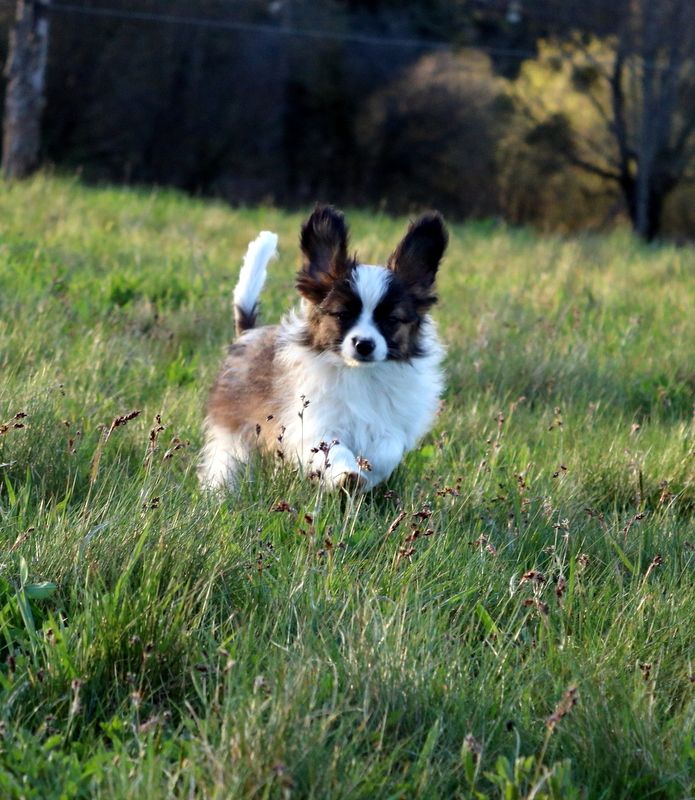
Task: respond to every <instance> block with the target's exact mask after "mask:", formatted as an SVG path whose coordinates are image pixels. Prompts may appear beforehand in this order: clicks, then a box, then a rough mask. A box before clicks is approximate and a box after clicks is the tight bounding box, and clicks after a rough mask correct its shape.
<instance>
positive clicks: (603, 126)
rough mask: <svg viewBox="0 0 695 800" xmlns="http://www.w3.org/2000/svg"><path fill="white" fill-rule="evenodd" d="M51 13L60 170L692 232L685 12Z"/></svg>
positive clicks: (276, 7) (425, 8) (282, 8)
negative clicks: (652, 120) (653, 120)
mask: <svg viewBox="0 0 695 800" xmlns="http://www.w3.org/2000/svg"><path fill="white" fill-rule="evenodd" d="M53 4H54V9H53V11H52V12H51V14H50V22H51V29H50V49H49V60H48V70H47V76H46V77H47V103H46V108H45V112H44V116H43V127H42V130H43V143H42V148H43V153H42V155H43V160H44V162H48V163H54V164H57V165H59V166H61V167H68V168H79V169H81V170H82V172H83V174H84V175H85V176H86V177H88V178H92V179H108V180H114V181H125V182H137V183H155V184H160V185H171V186H176V187H180V188H182V189H184V190H186V191H189V192H196V193H205V194H211V195H216V196H221V197H224V198H226V199H227V200H229V201H230V202H232V203H250V202H257V201H265V200H268V201H272V202H275V203H279V204H283V205H290V206H291V205H297V204H307V203H310V202H312V201H314V200H316V199H318V198H321V199H327V200H331V201H332V202H335V203H340V204H353V205H367V206H379V207H383V208H386V209H387V210H390V211H396V212H404V211H405V212H408V211H410V210H412V209H414V208H416V207H420V206H438V207H440V208H441V209H442V210H444V211H445V212H447V213H448V214H450V215H451V216H453V217H456V218H466V217H470V216H475V217H483V216H502V217H505V218H507V219H509V220H510V221H512V222H531V223H535V224H540V225H545V226H552V227H577V226H587V225H601V224H605V223H606V222H608V221H611V220H613V219H615V218H616V217H623V218H625V219H629V220H631V222H632V224H633V226H634V227H635V228H636V229H637V230H638V231H639V232H640V233H642V234H643V235H644V236H645V237H646V238H651V237H652V236H654V235H656V234H658V233H659V232H660V231H662V230H664V229H666V230H667V231H669V232H674V231H678V232H681V233H689V232H690V229H691V227H692V225H693V219H692V217H691V216H690V213H689V210H688V209H689V208H691V207H692V206H693V205H695V204H693V203H692V194H691V193H690V190H689V188H688V186H689V183H688V181H689V178H690V175H689V173H688V170H689V169H691V168H692V166H693V159H692V155H693V152H695V141H693V138H694V137H693V129H694V128H695V114H693V115H692V116H693V119H692V121H691V120H690V117H688V111H687V108H686V105H685V104H686V103H687V102H689V100H690V99H692V92H693V85H694V83H695V81H694V80H693V66H692V56H693V47H692V45H693V41H694V40H693V37H692V28H693V27H695V26H694V25H693V15H692V13H690V11H688V9H689V7H690V3H689V2H688V0H664V1H663V3H659V4H658V5H659V7H660V8H661V11H660V12H658V14H657V13H656V12H654V11H652V10H650V8H651V6H653V5H654V4H653V3H651V4H650V3H649V2H648V0H624V1H623V0H616V1H615V2H612V3H610V4H608V3H605V2H603V0H585V2H583V3H574V2H562V0H531V1H529V2H523V3H522V2H514V0H511V1H509V0H489V1H487V2H486V1H485V0H479V1H478V2H476V1H475V0H460V2H455V1H454V2H445V1H444V0H430V2H427V0H419V1H418V0H409V1H406V2H396V1H395V0H391V1H390V0H345V1H344V2H339V1H338V0H335V1H334V2H324V3H320V2H318V3H317V2H309V0H197V1H196V0H166V2H165V0H140V1H139V2H135V0H73V2H72V3H71V4H70V8H68V7H66V6H62V5H61V3H60V2H59V0H53ZM75 7H77V8H75ZM80 9H82V10H83V11H86V12H89V11H92V12H93V11H95V10H102V11H103V10H105V9H110V10H113V11H116V12H121V13H123V16H122V17H120V16H116V15H115V14H113V15H104V16H99V15H96V14H88V13H79V11H80ZM636 9H637V10H636ZM664 9H671V10H672V12H673V13H672V14H671V16H668V14H666V13H665V11H664ZM130 13H135V14H137V15H139V16H138V17H137V18H127V17H126V15H127V14H130ZM0 14H2V16H0V23H1V25H2V31H1V32H0V48H5V49H3V50H0V57H2V58H3V60H4V58H5V57H6V46H7V45H6V42H7V30H8V28H9V25H10V24H11V9H3V10H2V11H1V12H0ZM148 15H151V17H152V18H147V17H148ZM679 15H680V16H679ZM161 16H164V17H167V18H169V19H155V17H161ZM173 17H176V18H186V20H188V21H187V22H183V21H175V20H173V19H171V18H173ZM195 20H198V21H202V22H201V24H195ZM205 21H207V22H209V23H210V24H209V25H207V24H203V23H204V22H205ZM224 26H227V27H224ZM234 26H238V27H237V28H235V27H234ZM676 31H677V39H678V41H675V39H674V32H676ZM689 45H690V50H688V49H687V48H688V46H689ZM640 64H641V65H642V66H640ZM635 86H637V87H638V88H637V89H635V88H634V87H635ZM572 98H573V100H572ZM570 100H572V102H570ZM649 102H651V103H652V105H651V106H649V105H648V103H649ZM620 103H622V104H623V105H622V107H621V105H620ZM669 103H670V105H669ZM640 115H641V116H640ZM648 115H652V116H654V117H658V118H659V119H661V122H660V124H659V125H658V126H656V125H655V126H653V127H654V130H652V131H649V130H647V129H646V128H648V127H649V126H645V124H644V123H645V120H647V117H648ZM621 119H622V124H623V128H622V129H621V127H620V125H621ZM631 125H632V128H630V126H631ZM657 128H658V130H657ZM664 128H668V130H666V131H665V132H664Z"/></svg>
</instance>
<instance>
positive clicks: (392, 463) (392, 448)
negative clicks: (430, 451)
mask: <svg viewBox="0 0 695 800" xmlns="http://www.w3.org/2000/svg"><path fill="white" fill-rule="evenodd" d="M404 454H405V446H404V444H403V442H402V441H401V440H400V439H396V438H393V437H388V438H387V437H384V438H382V439H377V440H376V441H375V442H374V443H373V444H372V446H371V447H370V451H369V453H368V454H365V458H364V460H362V459H360V462H361V464H362V472H361V475H362V477H363V478H364V480H365V486H364V488H365V490H369V489H373V488H374V487H375V486H377V485H378V484H380V483H381V482H382V481H385V480H386V479H387V478H388V477H389V476H390V475H391V473H392V472H393V471H394V469H396V467H397V466H398V465H399V464H400V462H401V460H402V458H403V455H404Z"/></svg>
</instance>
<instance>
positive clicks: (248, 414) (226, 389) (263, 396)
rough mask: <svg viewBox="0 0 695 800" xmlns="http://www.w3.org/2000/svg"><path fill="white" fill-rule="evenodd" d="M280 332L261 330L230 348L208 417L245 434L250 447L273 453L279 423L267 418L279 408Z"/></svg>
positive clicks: (244, 337)
mask: <svg viewBox="0 0 695 800" xmlns="http://www.w3.org/2000/svg"><path fill="white" fill-rule="evenodd" d="M277 332H278V327H277V325H272V326H268V327H265V328H259V329H258V332H257V333H254V334H253V335H251V336H243V337H242V338H241V339H239V340H238V341H236V342H234V344H232V345H230V347H229V351H228V354H227V358H226V359H225V361H224V364H223V365H222V369H221V371H220V374H219V375H218V376H217V380H216V381H215V385H214V386H213V387H212V390H211V392H210V399H209V402H208V415H209V417H210V419H211V420H212V422H213V423H214V424H215V425H221V426H223V427H224V428H226V429H227V430H228V431H230V432H231V433H240V434H242V435H243V436H244V437H245V438H246V439H247V441H248V443H249V444H254V443H256V442H258V443H259V444H261V443H262V444H263V445H264V446H265V449H267V450H270V451H271V452H273V450H274V448H275V444H276V440H277V422H275V421H273V420H270V421H268V420H267V417H268V416H270V415H271V414H272V413H273V410H274V409H275V408H277V403H276V402H275V398H274V386H273V361H274V359H275V349H276V339H277ZM257 426H260V432H257Z"/></svg>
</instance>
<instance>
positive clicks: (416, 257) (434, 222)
mask: <svg viewBox="0 0 695 800" xmlns="http://www.w3.org/2000/svg"><path fill="white" fill-rule="evenodd" d="M448 241H449V234H448V233H447V231H446V227H445V225H444V219H443V218H442V215H441V214H440V213H439V212H438V211H431V212H429V213H427V214H423V215H422V216H421V217H419V218H418V219H416V220H415V222H412V223H411V224H410V227H409V228H408V232H407V233H406V235H405V237H404V238H403V240H402V241H401V243H400V244H399V245H398V247H397V248H396V249H395V250H394V251H393V254H392V255H391V257H390V258H389V260H388V267H389V269H391V270H393V271H394V272H395V273H396V275H398V277H399V278H400V279H401V280H402V281H404V282H405V283H406V284H407V285H408V286H410V287H411V289H412V290H413V291H414V292H415V293H416V294H417V295H418V296H419V297H420V298H421V300H422V301H423V302H425V303H428V304H429V303H433V302H434V301H435V298H434V297H432V296H431V294H430V290H431V289H432V286H433V285H434V279H435V277H436V275H437V269H438V268H439V262H440V261H441V260H442V256H443V255H444V251H445V250H446V245H447V242H448Z"/></svg>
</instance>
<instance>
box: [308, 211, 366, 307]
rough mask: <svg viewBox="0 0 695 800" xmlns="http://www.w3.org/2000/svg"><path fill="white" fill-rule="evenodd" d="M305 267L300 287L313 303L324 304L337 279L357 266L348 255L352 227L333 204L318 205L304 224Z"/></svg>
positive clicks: (344, 276) (345, 275) (346, 274)
mask: <svg viewBox="0 0 695 800" xmlns="http://www.w3.org/2000/svg"><path fill="white" fill-rule="evenodd" d="M299 242H300V247H301V248H302V256H303V263H302V268H301V269H300V270H299V272H298V273H297V289H298V290H299V292H300V294H301V295H303V296H304V297H306V299H307V300H309V301H310V302H312V303H320V302H321V301H322V300H323V299H324V298H325V297H326V295H327V294H328V292H329V291H330V290H331V287H332V285H333V283H334V282H335V281H336V280H340V279H343V278H346V277H347V276H348V274H349V272H350V271H351V270H352V269H353V267H354V266H355V262H354V260H352V259H350V258H348V252H347V248H348V228H347V225H346V224H345V218H344V217H343V215H342V214H341V213H340V211H338V210H337V209H335V208H332V207H331V206H316V208H315V209H314V212H313V214H312V215H311V216H310V217H309V219H308V220H307V221H306V222H305V223H304V224H303V225H302V230H301V235H300V240H299Z"/></svg>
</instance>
